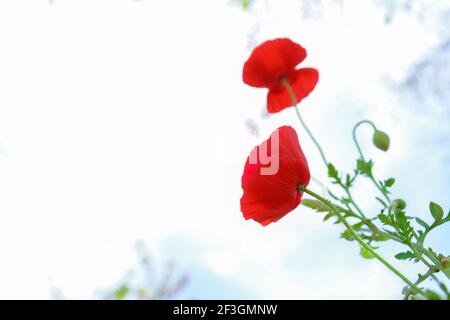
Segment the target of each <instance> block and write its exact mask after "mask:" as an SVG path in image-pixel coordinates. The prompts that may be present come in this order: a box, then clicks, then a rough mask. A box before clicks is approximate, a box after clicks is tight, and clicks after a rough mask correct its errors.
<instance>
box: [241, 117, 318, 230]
mask: <svg viewBox="0 0 450 320" xmlns="http://www.w3.org/2000/svg"><path fill="white" fill-rule="evenodd" d="M276 134H278V139H279V140H278V154H277V152H276V149H274V148H276ZM272 142H273V143H274V146H272ZM264 145H265V146H267V149H268V151H267V154H268V156H269V157H270V159H272V162H271V163H270V164H268V165H264V161H262V158H261V157H260V156H259V157H257V162H256V163H252V161H251V160H252V157H251V156H250V157H249V158H248V159H247V162H246V164H245V168H244V174H243V175H242V189H243V190H244V194H243V195H242V198H241V211H242V213H243V214H244V218H245V219H253V220H255V221H257V222H259V223H260V224H262V225H263V226H265V225H267V224H269V223H271V222H275V221H278V220H279V219H280V218H282V217H283V216H285V215H286V214H287V213H289V212H290V211H292V210H294V209H295V208H296V207H297V206H298V205H299V204H300V200H301V197H302V193H301V192H298V191H297V186H298V185H299V184H301V185H304V186H306V185H308V183H309V180H310V173H309V168H308V163H307V161H306V158H305V155H304V154H303V151H302V149H301V147H300V144H299V142H298V137H297V133H296V132H295V130H294V129H293V128H292V127H288V126H283V127H281V128H278V129H277V130H276V131H275V132H274V133H272V135H271V136H270V138H269V139H268V140H266V141H264V142H263V143H262V144H261V145H259V146H257V147H255V148H254V149H253V151H252V152H257V153H254V154H258V153H261V152H262V154H263V155H264V152H263V151H260V150H261V148H263V150H264ZM272 153H273V156H272ZM277 160H278V170H277V171H276V173H274V174H272V175H264V174H262V171H261V169H262V168H267V167H270V165H272V164H273V163H276V162H277Z"/></svg>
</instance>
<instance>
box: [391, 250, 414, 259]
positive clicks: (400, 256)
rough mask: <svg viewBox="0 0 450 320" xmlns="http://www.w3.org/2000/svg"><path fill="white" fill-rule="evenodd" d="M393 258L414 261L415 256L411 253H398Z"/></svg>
mask: <svg viewBox="0 0 450 320" xmlns="http://www.w3.org/2000/svg"><path fill="white" fill-rule="evenodd" d="M395 258H397V259H398V260H412V259H415V258H416V256H415V255H414V253H412V252H411V251H406V252H400V253H397V254H396V255H395Z"/></svg>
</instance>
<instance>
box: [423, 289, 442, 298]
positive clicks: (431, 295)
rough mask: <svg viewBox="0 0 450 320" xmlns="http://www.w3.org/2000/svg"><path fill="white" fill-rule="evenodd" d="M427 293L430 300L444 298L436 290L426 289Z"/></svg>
mask: <svg viewBox="0 0 450 320" xmlns="http://www.w3.org/2000/svg"><path fill="white" fill-rule="evenodd" d="M425 295H426V297H427V299H429V300H442V298H441V297H440V296H439V295H438V294H437V293H436V292H434V291H431V290H425Z"/></svg>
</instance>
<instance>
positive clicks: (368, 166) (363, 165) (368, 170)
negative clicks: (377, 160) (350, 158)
mask: <svg viewBox="0 0 450 320" xmlns="http://www.w3.org/2000/svg"><path fill="white" fill-rule="evenodd" d="M356 168H357V169H358V172H360V173H362V174H364V175H366V176H368V177H371V176H372V168H373V161H372V160H369V161H366V160H364V159H358V161H357V162H356Z"/></svg>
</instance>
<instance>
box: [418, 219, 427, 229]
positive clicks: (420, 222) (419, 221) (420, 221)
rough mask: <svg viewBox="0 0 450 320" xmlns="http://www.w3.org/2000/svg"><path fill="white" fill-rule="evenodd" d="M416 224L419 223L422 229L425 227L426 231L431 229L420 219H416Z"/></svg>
mask: <svg viewBox="0 0 450 320" xmlns="http://www.w3.org/2000/svg"><path fill="white" fill-rule="evenodd" d="M416 222H417V223H418V224H420V225H421V226H422V227H424V228H425V230H426V229H429V228H430V226H429V225H428V224H427V223H426V222H425V221H423V220H422V219H420V218H416Z"/></svg>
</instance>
